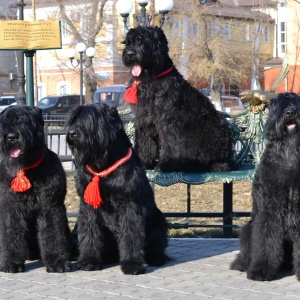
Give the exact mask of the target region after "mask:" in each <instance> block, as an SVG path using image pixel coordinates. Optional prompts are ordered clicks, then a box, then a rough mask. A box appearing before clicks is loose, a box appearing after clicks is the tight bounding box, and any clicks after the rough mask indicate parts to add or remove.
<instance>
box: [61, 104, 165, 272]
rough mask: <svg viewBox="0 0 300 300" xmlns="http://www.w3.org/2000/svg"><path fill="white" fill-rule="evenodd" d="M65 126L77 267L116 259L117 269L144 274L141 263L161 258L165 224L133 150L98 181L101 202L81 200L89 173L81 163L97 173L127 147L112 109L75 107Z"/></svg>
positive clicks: (92, 266)
mask: <svg viewBox="0 0 300 300" xmlns="http://www.w3.org/2000/svg"><path fill="white" fill-rule="evenodd" d="M66 128H67V131H68V133H67V142H68V144H69V146H70V148H71V150H72V153H73V154H74V158H75V162H76V166H77V173H76V188H77V192H78V195H79V196H80V198H81V202H80V210H79V216H78V239H79V259H78V262H77V265H78V268H79V269H81V270H86V271H91V270H97V269H100V268H101V267H102V265H103V264H104V263H108V262H113V261H117V260H119V261H120V264H121V269H122V271H123V273H125V274H134V275H136V274H140V273H143V272H144V263H145V262H146V263H148V264H150V265H155V266H160V265H162V264H163V263H164V262H165V261H166V260H167V256H166V255H165V253H164V252H165V248H166V247H167V223H166V220H165V218H164V216H163V214H162V213H161V211H160V210H159V209H158V208H157V207H156V204H155V201H154V195H153V191H152V189H151V187H150V184H149V181H148V179H147V177H146V174H145V170H144V168H143V165H142V162H141V161H140V159H139V157H138V156H137V155H136V153H135V152H134V151H133V156H132V158H131V159H130V160H129V161H128V162H127V163H125V164H124V165H122V166H121V167H119V168H118V169H117V170H115V171H114V172H113V173H111V174H110V175H108V176H107V177H104V178H102V179H101V181H100V186H101V195H102V198H103V202H104V203H103V204H102V205H101V206H99V207H98V208H97V209H94V208H93V207H92V206H91V205H89V204H87V203H86V202H85V201H84V191H85V189H86V187H87V185H88V183H90V182H91V180H92V177H93V176H92V175H91V174H90V173H89V172H88V171H87V170H86V165H87V164H88V165H91V166H92V167H93V168H94V169H96V170H97V171H98V172H100V171H103V170H105V169H107V168H109V167H110V166H112V165H113V164H114V163H115V162H116V161H118V160H119V159H120V158H122V157H124V156H125V155H126V153H127V151H128V148H129V147H131V143H130V141H129V139H128V137H127V135H126V133H125V131H124V128H123V124H122V121H121V119H120V117H119V115H118V112H117V110H116V108H114V107H108V106H107V105H105V104H89V105H84V106H79V107H77V108H76V109H75V110H74V111H72V112H71V113H70V114H69V118H68V120H67V123H66Z"/></svg>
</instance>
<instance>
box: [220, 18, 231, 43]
mask: <svg viewBox="0 0 300 300" xmlns="http://www.w3.org/2000/svg"><path fill="white" fill-rule="evenodd" d="M220 34H221V35H222V37H223V39H225V40H230V39H231V34H230V24H229V23H227V22H225V23H222V24H221V26H220Z"/></svg>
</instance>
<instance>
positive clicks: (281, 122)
mask: <svg viewBox="0 0 300 300" xmlns="http://www.w3.org/2000/svg"><path fill="white" fill-rule="evenodd" d="M269 109H270V111H269V116H268V119H267V122H266V128H265V129H266V135H267V138H268V139H271V138H280V139H282V138H286V137H288V136H291V135H293V134H297V135H299V134H300V96H298V95H297V94H295V93H281V94H279V95H278V97H277V98H275V99H272V100H271V102H270V104H269Z"/></svg>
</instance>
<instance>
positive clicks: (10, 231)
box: [0, 208, 29, 273]
mask: <svg viewBox="0 0 300 300" xmlns="http://www.w3.org/2000/svg"><path fill="white" fill-rule="evenodd" d="M1 210H2V212H3V213H5V214H4V215H5V218H4V217H3V218H0V237H1V240H0V271H2V272H7V273H17V272H23V271H24V263H25V259H26V258H27V257H28V254H29V253H28V248H27V245H26V238H25V235H26V229H25V226H26V225H25V224H26V223H25V220H24V219H23V218H22V216H21V215H18V214H17V213H16V212H15V211H13V210H12V209H11V211H10V212H8V211H6V210H5V208H2V209H1ZM24 225H25V226H24Z"/></svg>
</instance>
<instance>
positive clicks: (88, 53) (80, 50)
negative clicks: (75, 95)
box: [68, 43, 96, 105]
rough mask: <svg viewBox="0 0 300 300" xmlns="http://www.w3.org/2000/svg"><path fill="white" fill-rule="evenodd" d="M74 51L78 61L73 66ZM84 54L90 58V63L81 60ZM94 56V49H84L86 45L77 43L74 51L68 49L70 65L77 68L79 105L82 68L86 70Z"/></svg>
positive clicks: (81, 100)
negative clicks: (77, 55)
mask: <svg viewBox="0 0 300 300" xmlns="http://www.w3.org/2000/svg"><path fill="white" fill-rule="evenodd" d="M76 51H77V52H78V53H79V59H77V63H76V64H74V63H73V60H74V58H75V56H76ZM84 52H85V54H86V56H88V57H89V58H90V61H89V62H87V61H86V60H85V59H84V58H83V54H84ZM95 54H96V49H95V48H93V47H89V48H86V45H85V44H84V43H78V44H77V45H76V50H75V49H70V50H69V54H68V56H69V59H70V61H71V65H72V66H73V67H74V68H77V67H78V66H79V77H80V105H82V104H83V66H85V67H86V68H88V67H89V66H90V65H91V64H92V59H93V57H94V56H95Z"/></svg>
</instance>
